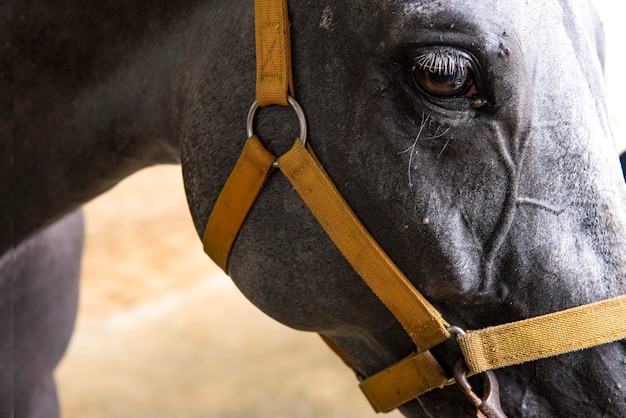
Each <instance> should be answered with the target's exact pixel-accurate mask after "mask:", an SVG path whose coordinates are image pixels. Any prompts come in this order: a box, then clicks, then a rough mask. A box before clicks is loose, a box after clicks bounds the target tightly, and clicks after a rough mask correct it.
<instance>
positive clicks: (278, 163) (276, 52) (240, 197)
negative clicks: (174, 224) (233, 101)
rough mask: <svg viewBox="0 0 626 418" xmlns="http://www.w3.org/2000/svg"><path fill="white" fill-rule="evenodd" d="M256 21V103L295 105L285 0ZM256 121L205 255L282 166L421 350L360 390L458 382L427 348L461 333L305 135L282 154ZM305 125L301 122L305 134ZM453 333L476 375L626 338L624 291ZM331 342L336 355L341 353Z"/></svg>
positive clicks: (390, 402) (229, 234) (389, 400)
mask: <svg viewBox="0 0 626 418" xmlns="http://www.w3.org/2000/svg"><path fill="white" fill-rule="evenodd" d="M255 15H256V18H255V22H256V40H257V95H256V102H255V104H254V105H253V109H255V107H254V106H256V104H257V103H258V104H259V105H260V106H267V105H274V104H278V105H287V104H290V103H291V104H292V105H294V104H296V102H295V100H293V99H292V98H290V96H289V93H291V94H293V85H292V81H291V80H292V77H291V58H290V50H289V48H290V41H289V22H288V19H287V3H286V0H256V1H255ZM298 108H299V106H298ZM253 117H254V112H253V111H252V112H251V116H250V115H249V129H248V130H249V131H250V134H249V138H248V140H247V141H246V143H245V145H244V147H243V151H242V153H241V156H240V157H239V159H238V161H237V163H236V165H235V168H234V169H233V171H232V173H231V174H230V176H229V178H228V180H227V182H226V184H225V185H224V187H223V189H222V191H221V193H220V196H219V197H218V199H217V202H216V203H215V206H214V207H213V210H212V212H211V215H210V217H209V220H208V223H207V226H206V230H205V234H204V249H205V251H206V253H207V254H208V255H209V256H210V257H211V258H212V259H213V260H214V261H215V262H216V263H217V264H218V265H219V266H220V267H221V268H222V269H223V270H224V271H226V272H227V269H228V257H229V254H230V250H231V248H232V245H233V244H234V242H235V239H236V237H237V234H238V232H239V229H240V227H241V225H242V224H243V222H244V221H245V218H246V216H247V214H248V212H249V211H250V208H251V207H252V205H253V203H254V201H255V200H256V197H257V196H258V194H259V193H260V192H261V190H262V188H263V185H264V184H265V181H266V180H267V178H268V176H269V175H270V174H271V172H272V170H273V168H276V167H277V168H278V169H279V170H280V171H282V173H283V174H284V175H285V176H286V177H287V178H288V179H289V181H290V182H291V184H292V186H293V188H294V189H295V190H296V191H297V192H298V194H299V195H300V196H301V197H302V199H303V201H304V202H305V203H306V205H307V206H308V208H309V209H310V210H311V212H312V213H313V215H314V216H315V218H316V219H317V220H318V222H319V223H320V225H321V226H322V227H323V229H324V231H326V233H327V234H328V236H329V237H330V238H331V240H332V241H333V243H334V244H335V245H336V246H337V248H338V249H339V250H340V251H341V253H342V254H343V255H344V257H345V258H346V259H347V260H348V262H349V263H350V264H351V266H352V267H353V268H354V269H355V271H356V272H357V273H358V274H359V275H360V276H361V278H362V279H363V280H364V281H365V283H367V285H368V286H369V287H370V289H371V290H372V291H373V292H374V293H375V294H376V296H377V297H378V298H379V299H380V300H381V301H382V302H383V303H384V304H385V306H386V307H387V308H388V309H389V310H390V311H391V312H392V313H393V315H394V316H395V317H396V318H397V320H398V322H399V323H400V324H401V325H402V327H403V328H404V330H405V331H406V332H407V334H408V335H409V336H410V337H411V339H412V340H413V342H414V343H415V345H416V348H417V350H416V351H417V352H416V353H415V354H412V355H410V356H409V357H407V358H405V359H403V360H400V361H399V362H397V363H396V364H393V365H391V366H390V367H388V368H387V369H384V370H382V371H380V372H379V373H377V374H375V375H373V376H370V377H368V378H366V379H365V380H363V381H362V382H361V389H362V390H363V393H364V394H365V395H366V396H367V398H368V399H369V401H370V403H371V404H372V406H373V407H374V409H375V410H376V411H377V412H381V411H389V410H391V409H394V408H396V407H397V406H399V405H402V404H403V403H405V402H408V401H410V400H412V399H414V398H416V397H417V396H420V395H421V394H423V393H425V392H428V391H430V390H433V389H435V388H440V387H443V385H444V384H445V383H446V382H448V381H449V380H450V379H449V377H448V376H446V374H445V372H444V371H443V369H442V368H441V366H440V365H439V363H438V362H437V361H436V360H435V358H434V357H433V356H432V354H431V353H430V351H429V350H430V349H431V348H432V347H434V346H435V345H438V344H440V343H442V342H443V341H445V340H446V339H448V338H450V337H451V333H450V331H451V330H452V329H453V328H455V327H452V328H450V327H449V325H448V323H447V322H446V321H445V320H444V319H443V317H442V316H441V314H440V313H439V312H438V311H437V310H436V309H435V308H434V307H433V306H432V305H431V304H430V303H429V302H428V301H427V300H426V299H425V298H424V297H423V296H422V294H421V293H419V292H418V291H417V289H415V287H414V286H413V285H412V284H411V282H410V281H409V280H408V279H407V278H406V277H405V276H404V274H403V273H402V272H401V271H400V270H399V269H398V267H397V266H396V265H395V264H394V263H393V261H392V260H391V259H390V258H389V256H388V255H387V254H386V253H385V252H384V251H383V250H382V248H380V246H379V245H378V243H377V242H376V240H375V239H374V238H373V237H372V236H371V235H370V234H369V232H368V231H367V230H366V229H365V227H364V226H363V225H362V224H361V222H360V221H359V219H358V218H357V216H356V215H355V214H354V212H353V211H352V209H351V208H350V206H349V205H348V204H347V203H346V201H345V200H344V199H343V197H342V196H341V194H340V193H339V191H338V190H337V188H336V187H335V185H334V184H333V182H332V180H331V179H330V178H329V177H328V175H327V174H326V172H325V171H324V169H323V167H322V165H321V164H320V163H319V161H318V160H317V159H316V158H315V156H314V154H313V152H312V150H311V148H310V147H305V144H304V141H302V140H300V139H298V140H296V141H295V144H294V145H293V147H292V148H291V150H289V151H288V152H287V153H285V154H284V155H282V156H281V157H279V158H276V157H275V156H274V155H272V154H271V153H270V152H269V151H267V150H266V149H265V147H264V146H263V144H262V143H261V141H260V140H259V138H258V137H257V136H256V135H253V134H252V132H251V131H252V129H251V125H252V121H251V119H252V118H253ZM302 122H303V116H301V129H302ZM303 133H304V130H303ZM301 136H302V137H304V135H301ZM303 139H304V138H303ZM455 334H456V337H457V341H458V343H459V345H460V347H461V351H462V353H463V358H464V360H465V362H466V363H467V366H468V372H469V374H477V373H481V372H484V371H486V370H491V369H497V368H500V367H505V366H510V365H514V364H519V363H523V362H526V361H532V360H537V359H540V358H545V357H550V356H555V355H559V354H563V353H567V352H571V351H575V350H581V349H585V348H589V347H593V346H596V345H600V344H604V343H608V342H612V341H616V340H620V339H624V338H626V295H623V296H619V297H616V298H612V299H606V300H603V301H599V302H595V303H591V304H588V305H583V306H579V307H575V308H572V309H567V310H564V311H559V312H555V313H552V314H548V315H544V316H539V317H535V318H530V319H526V320H522V321H518V322H512V323H508V324H503V325H498V326H494V327H489V328H485V329H482V330H478V331H467V332H463V331H460V332H459V331H455ZM330 345H331V348H334V350H335V351H336V352H337V350H338V348H337V347H334V345H333V344H330ZM339 354H340V356H341V357H342V358H344V360H346V362H347V363H348V364H349V360H348V359H347V358H346V357H345V356H344V355H343V354H341V353H339ZM477 407H479V406H478V405H477ZM479 408H480V407H479ZM482 411H483V412H485V410H482ZM493 416H496V415H493ZM497 416H503V415H497Z"/></svg>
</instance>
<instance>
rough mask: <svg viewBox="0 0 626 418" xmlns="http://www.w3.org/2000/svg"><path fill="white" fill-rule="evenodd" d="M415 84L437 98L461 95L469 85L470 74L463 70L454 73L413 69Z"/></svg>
mask: <svg viewBox="0 0 626 418" xmlns="http://www.w3.org/2000/svg"><path fill="white" fill-rule="evenodd" d="M413 75H414V77H415V82H416V83H417V85H418V87H420V88H421V89H422V90H424V91H425V92H426V93H428V94H431V95H433V96H439V97H451V96H460V95H463V94H464V93H465V92H466V91H467V90H468V88H469V87H470V85H471V82H472V77H471V75H470V72H469V71H468V70H467V69H466V68H464V69H457V70H455V71H445V70H444V71H430V70H427V69H419V68H415V69H414V71H413Z"/></svg>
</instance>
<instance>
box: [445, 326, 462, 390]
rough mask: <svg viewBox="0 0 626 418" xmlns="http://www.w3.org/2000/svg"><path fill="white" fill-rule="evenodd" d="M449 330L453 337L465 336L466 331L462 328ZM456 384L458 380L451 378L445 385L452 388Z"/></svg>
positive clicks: (451, 327) (455, 327)
mask: <svg viewBox="0 0 626 418" xmlns="http://www.w3.org/2000/svg"><path fill="white" fill-rule="evenodd" d="M446 329H447V330H448V332H449V333H450V334H452V335H455V336H457V337H460V336H462V335H465V330H464V329H463V328H461V327H457V326H456V325H450V326H449V327H448V328H446ZM455 383H456V379H455V378H454V377H451V378H449V379H448V380H446V383H444V386H450V385H453V384H455Z"/></svg>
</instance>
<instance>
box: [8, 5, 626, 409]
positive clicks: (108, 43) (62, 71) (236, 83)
mask: <svg viewBox="0 0 626 418" xmlns="http://www.w3.org/2000/svg"><path fill="white" fill-rule="evenodd" d="M1 7H2V8H3V12H6V13H3V15H4V16H11V17H12V18H13V24H12V25H3V26H2V27H1V28H0V34H2V39H6V40H8V41H7V42H5V44H4V46H3V48H5V49H6V51H5V52H6V53H2V54H1V58H0V59H1V60H2V67H1V68H3V69H4V70H3V71H4V72H3V74H4V75H3V77H1V78H0V82H1V83H2V87H3V91H6V92H9V95H8V96H9V97H11V96H12V97H13V103H12V106H4V107H3V112H2V121H1V122H0V130H1V131H2V133H3V134H2V141H3V149H4V150H5V152H4V153H3V156H4V157H3V158H5V159H6V160H8V161H9V164H7V165H4V164H3V166H4V167H9V172H8V173H4V174H5V175H4V176H2V180H1V182H0V184H1V185H0V188H1V189H0V190H1V191H2V195H3V196H8V197H9V198H6V199H3V200H2V201H1V202H0V205H1V206H0V216H2V220H3V225H9V228H8V230H7V231H5V232H3V234H2V235H1V236H0V239H1V242H0V245H1V252H2V253H5V255H4V256H3V259H2V264H1V268H2V275H1V276H0V277H1V278H2V282H1V287H0V288H1V289H3V292H2V293H3V295H7V294H8V295H19V294H22V293H21V292H22V289H27V288H28V287H29V286H30V284H29V283H37V286H39V287H38V289H39V290H38V291H39V292H40V293H39V295H40V297H39V298H38V299H33V300H25V299H23V298H16V297H13V298H10V297H9V298H6V297H4V298H2V299H1V300H2V307H1V311H2V312H3V321H2V326H3V328H2V333H3V335H8V336H9V337H10V338H14V341H13V344H3V351H2V353H1V355H2V364H3V365H6V364H10V365H14V366H15V370H11V372H12V373H14V376H15V382H16V383H15V385H14V386H13V385H12V381H13V380H12V379H11V377H10V376H8V377H6V378H5V376H6V374H5V375H3V379H2V385H3V388H2V391H1V393H3V394H4V395H3V396H4V398H3V399H2V405H3V407H5V405H9V404H11V405H13V402H12V401H11V400H12V399H13V400H14V406H15V408H14V410H11V411H9V410H7V414H6V415H7V416H11V415H10V414H11V413H14V414H15V416H18V417H39V416H42V417H43V416H45V417H55V416H57V415H58V411H57V409H56V403H55V401H54V399H55V393H54V383H53V381H52V378H51V370H52V369H53V368H54V365H55V364H56V362H57V361H58V357H59V355H60V354H59V352H62V351H63V349H64V346H65V345H66V344H67V340H68V339H69V334H70V330H71V327H72V325H71V324H72V322H73V317H74V315H75V312H74V311H75V300H74V296H73V295H74V294H75V291H76V286H77V274H78V273H77V271H76V270H77V267H76V266H77V263H78V261H77V260H79V259H80V247H81V245H80V236H81V228H82V227H81V223H80V219H79V218H78V217H79V216H80V215H70V218H65V219H64V217H65V216H67V215H68V214H70V213H73V212H75V211H76V210H78V208H80V206H81V205H82V204H83V203H84V202H86V201H88V200H90V199H91V198H93V197H95V196H97V195H98V194H100V193H102V192H104V191H106V190H108V189H110V188H111V187H113V186H114V185H115V184H116V183H117V182H119V181H120V180H121V179H123V178H125V177H126V176H128V175H130V174H131V173H134V172H135V171H137V170H139V169H141V168H143V167H146V166H149V165H153V164H167V163H174V164H176V163H181V164H182V170H183V176H184V184H185V189H186V194H187V198H188V203H189V208H190V212H191V215H192V218H193V220H194V225H195V227H196V230H197V232H198V235H199V236H200V237H202V236H203V234H204V230H205V227H206V224H207V219H209V216H210V213H211V211H212V208H213V207H214V205H215V202H216V200H217V199H218V195H219V193H220V190H221V188H222V186H223V185H224V183H225V182H226V180H227V178H228V176H229V174H230V172H231V170H232V168H233V166H234V165H235V163H236V161H237V158H238V156H239V154H240V152H241V148H242V146H243V142H244V141H245V137H246V133H245V129H244V125H245V123H244V122H245V115H246V114H247V112H248V108H249V106H250V103H251V102H252V101H253V100H254V94H253V90H254V83H255V75H254V67H255V56H254V28H253V23H252V22H253V20H254V18H253V7H252V4H251V2H243V1H239V0H234V1H231V2H228V3H224V2H218V1H200V0H190V1H187V2H182V3H181V2H166V1H151V2H148V1H144V0H128V1H126V2H122V3H118V2H114V1H110V0H107V1H103V2H97V3H93V4H89V5H85V4H83V3H82V2H78V1H74V0H70V1H67V2H64V4H63V5H62V6H61V5H53V4H42V3H37V4H32V3H29V4H26V2H22V3H20V4H4V5H3V6H1ZM289 7H290V9H289V17H290V20H291V36H292V37H291V43H292V61H293V82H294V86H295V94H296V96H297V99H298V101H299V102H300V104H301V105H302V108H303V109H305V112H306V122H307V124H308V132H309V142H310V143H311V144H312V147H313V148H314V150H315V154H316V156H317V158H318V159H319V160H320V161H321V162H322V163H323V166H324V169H325V171H326V172H327V173H328V175H329V176H330V178H332V179H333V180H334V182H335V184H336V186H337V189H338V190H339V191H340V192H341V194H342V195H343V197H344V198H345V200H346V201H347V202H348V203H349V205H350V206H351V207H352V209H353V210H354V212H355V213H356V215H357V216H358V218H359V219H360V220H361V222H362V223H363V224H364V225H365V227H366V228H367V229H368V230H369V231H370V233H371V234H372V236H374V237H375V239H376V240H377V242H378V243H379V245H380V246H381V247H382V248H383V249H384V250H385V251H386V252H387V253H388V254H389V256H390V257H391V258H392V259H393V261H394V262H395V264H396V265H397V266H398V267H399V268H400V270H402V271H403V272H404V274H406V276H407V277H408V278H409V279H410V281H411V283H412V284H413V285H414V286H415V288H417V289H418V290H419V291H420V292H421V293H422V294H423V295H424V296H425V297H426V298H427V299H428V300H429V301H430V303H432V304H433V305H434V306H435V307H436V308H437V310H439V311H440V312H441V313H442V314H443V315H444V316H445V318H446V319H447V320H448V321H450V323H451V324H454V325H456V326H458V327H461V328H463V329H480V328H484V327H486V326H489V325H496V324H501V323H506V322H511V321H514V320H519V319H523V318H529V317H534V316H537V315H541V314H546V313H549V312H556V311H560V310H563V309H566V308H570V307H573V306H578V305H582V304H586V303H589V302H593V301H598V300H603V299H606V298H610V297H614V296H619V295H623V294H625V293H626V205H625V203H626V187H625V185H624V180H623V178H622V174H621V170H620V165H619V160H618V157H617V152H616V150H615V145H614V143H613V138H612V134H611V130H610V126H609V120H608V117H607V114H606V109H605V105H604V91H603V83H602V61H603V54H604V51H603V34H602V29H601V24H600V22H599V20H598V18H597V15H596V14H595V12H594V11H593V8H592V6H591V5H590V4H589V3H588V2H586V1H583V0H551V1H546V2H540V3H539V2H526V1H522V0H511V1H508V2H506V4H504V3H502V2H497V1H494V0H481V1H471V2H470V1H468V0H436V1H435V0H406V1H404V0H386V1H380V0H366V1H358V2H357V1H341V2H339V1H335V0H329V1H326V2H316V1H303V0H292V1H291V2H290V5H289ZM8 73H12V74H13V80H11V79H10V78H9V77H8V76H7V75H6V74H8ZM291 112H292V111H291V110H290V109H288V108H271V109H262V110H261V111H259V113H258V115H257V116H256V123H255V126H254V130H255V132H256V133H257V134H258V136H259V137H260V138H261V139H262V141H263V143H264V145H265V146H266V147H267V148H268V149H269V151H271V152H272V153H273V154H275V155H281V154H283V153H284V152H285V151H286V150H287V149H288V148H289V146H290V145H291V143H292V142H293V139H294V137H295V136H296V134H297V132H298V122H297V119H296V118H295V117H294V116H293V115H292V114H291ZM53 266H54V268H53ZM27 267H28V268H27ZM227 270H228V274H229V275H230V276H231V277H232V279H233V281H234V282H235V284H236V285H237V286H238V287H239V289H240V290H241V291H242V292H243V293H244V294H245V295H246V297H247V298H248V299H249V300H250V301H251V302H252V303H253V304H254V305H256V306H257V307H258V308H259V309H260V310H261V311H263V312H265V313H266V314H267V315H269V316H271V317H273V318H275V319H276V320H278V321H280V322H282V323H283V324H285V325H287V326H289V327H292V328H294V329H297V330H303V331H312V332H318V333H320V334H321V335H323V337H324V338H325V339H326V340H327V341H329V342H330V343H331V344H332V346H334V347H335V348H337V349H338V350H340V351H341V352H342V353H343V356H344V358H345V359H346V360H347V361H348V362H349V363H350V364H351V365H352V367H353V368H354V370H355V372H356V374H357V376H358V377H359V378H361V379H364V378H367V377H369V376H372V375H374V374H376V373H378V372H379V371H381V370H383V369H385V368H386V367H387V366H389V365H390V364H393V363H395V362H397V361H398V360H400V359H403V358H405V357H406V356H407V355H410V354H411V353H412V352H414V351H415V345H414V344H413V342H412V340H411V339H410V338H409V336H408V335H407V334H406V333H405V332H404V330H403V328H402V327H401V326H400V324H399V323H398V321H397V320H396V318H395V317H394V316H393V315H392V314H391V313H390V312H389V311H388V310H387V308H386V307H385V306H384V305H383V304H382V303H381V302H380V301H379V300H378V299H377V298H376V296H375V295H374V294H373V293H372V292H371V290H370V289H369V288H368V286H367V285H366V284H365V283H364V282H363V281H362V280H361V278H360V277H359V276H358V275H357V274H356V273H355V272H354V270H353V269H352V268H351V266H350V265H349V264H348V263H347V262H346V260H345V259H344V258H343V256H342V255H341V253H340V251H339V250H338V249H337V248H336V247H335V246H334V245H333V244H332V243H331V241H330V240H329V238H328V237H327V236H326V234H325V233H324V231H323V229H322V228H321V227H320V225H319V224H318V223H317V221H316V220H315V218H314V217H313V216H312V215H311V213H310V212H309V210H308V209H307V207H306V205H305V204H304V203H303V202H302V200H301V198H300V197H299V196H298V195H297V193H296V192H295V191H294V190H293V189H292V188H291V186H290V184H289V182H288V181H287V180H286V179H285V177H284V176H282V175H280V173H273V174H272V175H271V176H270V177H269V179H268V180H267V182H266V183H265V185H264V186H263V190H262V192H261V193H260V195H259V197H258V199H257V201H256V202H255V203H254V206H253V207H252V210H251V211H250V213H249V214H248V217H247V219H246V220H245V222H244V224H243V226H242V228H241V230H240V231H239V234H238V236H237V239H236V241H235V243H234V246H233V248H232V251H231V254H230V259H229V263H228V268H227ZM18 273H19V274H18ZM61 291H62V292H61ZM41 292H43V293H41ZM46 292H47V293H46ZM59 292H61V293H62V294H63V295H65V296H64V298H63V299H62V300H60V299H58V298H57V297H56V296H55V295H58V294H60V293H59ZM24 294H26V293H24ZM6 318H9V319H8V320H5V319H6ZM48 318H51V321H53V322H49V323H48V325H45V324H44V322H43V321H45V320H47V319H48ZM54 321H56V322H54ZM38 327H39V328H38ZM41 327H43V329H44V330H45V332H40V333H36V332H34V333H31V332H28V330H29V329H34V330H36V329H42V328H41ZM51 327H52V329H53V330H55V331H57V332H56V333H55V332H51V331H50V330H51ZM22 330H24V331H25V332H22ZM4 341H8V340H6V339H4V338H3V342H4ZM51 342H52V343H54V346H55V347H57V348H56V349H55V350H56V351H55V353H56V354H55V355H50V356H49V357H47V358H46V359H45V361H42V362H41V363H38V364H29V360H27V359H30V358H39V357H40V356H43V354H42V352H43V351H46V353H47V350H48V349H47V347H48V346H49V344H50V343H51ZM10 346H15V347H19V353H16V352H15V351H13V350H11V349H10ZM18 354H19V355H18ZM433 354H434V355H435V357H436V358H437V359H438V360H440V362H441V363H442V365H444V368H446V369H447V370H446V371H448V372H449V370H448V368H447V367H446V366H445V365H446V364H448V363H449V359H450V358H455V357H457V356H458V349H457V348H455V347H450V346H448V345H445V346H442V347H439V348H438V349H436V350H433ZM44 357H45V356H44ZM625 361H626V345H625V344H624V342H623V341H618V342H613V343H610V344H605V345H601V346H598V347H594V348H591V349H587V350H584V351H579V352H574V353H569V354H564V355H560V356H557V357H551V358H547V359H542V360H537V361H533V362H530V363H525V364H521V365H515V366H511V367H506V368H503V369H498V370H496V371H495V374H496V376H497V378H498V380H499V382H500V395H501V403H502V407H503V409H504V410H505V411H506V412H507V413H508V414H510V415H511V416H529V417H530V416H532V417H583V416H585V417H587V416H606V417H622V416H626V391H625V389H624V388H626V368H625V367H624V364H625ZM5 370H6V366H5V367H3V373H5ZM21 382H32V383H29V384H21ZM36 382H39V383H37V384H35V383H36ZM37 391H40V393H35V392H37ZM5 408H6V407H5ZM9 408H11V406H9ZM399 409H400V411H401V412H402V413H403V414H404V415H406V416H408V417H433V416H438V417H462V416H472V415H473V414H475V409H474V408H473V406H472V405H471V404H469V403H468V402H467V400H466V399H465V396H464V395H463V394H462V393H461V392H460V391H459V390H458V389H457V388H455V387H453V386H446V387H444V388H442V389H436V390H433V391H431V392H428V393H426V394H424V395H422V396H420V397H418V398H416V399H413V400H411V401H409V402H407V403H404V404H403V405H401V406H400V407H399ZM4 412H5V411H4V410H3V413H4Z"/></svg>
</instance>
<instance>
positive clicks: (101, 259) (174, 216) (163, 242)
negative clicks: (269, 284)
mask: <svg viewBox="0 0 626 418" xmlns="http://www.w3.org/2000/svg"><path fill="white" fill-rule="evenodd" d="M85 212H86V217H87V244H86V254H85V258H84V265H83V282H82V288H81V302H80V312H79V318H78V323H77V327H76V332H75V335H74V337H73V339H72V342H71V344H70V348H69V350H68V353H67V355H66V356H65V358H64V360H63V361H62V364H61V365H60V367H59V369H58V372H57V379H58V382H59V392H60V398H61V406H62V411H63V416H64V417H65V418H105V417H106V418H127V417H133V418H141V417H151V418H152V417H159V418H194V417H224V418H235V417H343V418H350V417H368V416H370V417H374V416H375V415H376V414H374V412H373V411H372V410H371V408H370V406H369V404H368V403H367V401H366V400H365V398H364V397H363V396H362V395H361V393H360V391H359V389H358V387H357V381H356V379H355V377H354V376H353V375H352V373H351V372H350V371H349V370H348V369H347V368H346V367H345V366H344V365H343V363H341V361H340V360H339V359H338V358H336V357H335V356H334V354H332V353H331V352H330V350H329V349H328V348H326V346H325V345H324V344H323V343H322V342H321V341H320V339H319V337H318V336H317V335H314V334H308V333H302V332H297V331H293V330H291V329H289V328H286V327H284V326H282V325H280V324H278V323H276V322H275V321H274V320H272V319H270V318H268V317H266V316H265V315H264V314H263V313H261V312H260V311H259V310H257V309H256V308H255V307H254V306H252V305H251V304H250V303H249V302H248V301H247V300H246V299H245V298H244V297H243V296H242V295H241V294H240V293H239V291H238V290H237V288H236V287H235V286H234V285H233V284H232V282H230V280H229V279H228V278H227V277H226V276H225V275H224V274H222V273H221V271H220V270H219V269H218V268H217V267H215V265H213V264H212V262H211V261H210V260H209V259H208V258H207V257H206V256H205V255H204V253H203V252H202V245H201V243H200V240H199V238H198V237H197V235H196V233H195V230H194V229H193V227H192V223H191V217H190V215H189V211H188V209H187V203H186V201H185V197H184V193H183V188H182V180H181V175H180V167H177V166H176V167H166V166H161V167H155V168H150V169H147V170H144V171H142V172H141V173H138V174H136V175H135V176H133V177H131V178H129V179H127V180H125V181H124V182H123V183H121V184H120V185H118V186H116V187H115V188H114V189H113V190H112V191H110V192H109V193H107V194H105V195H103V196H101V197H99V198H98V199H96V200H94V201H93V202H91V203H89V204H88V205H87V206H86V208H85ZM387 416H391V417H399V416H400V414H398V413H397V412H396V413H393V414H391V415H387Z"/></svg>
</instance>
